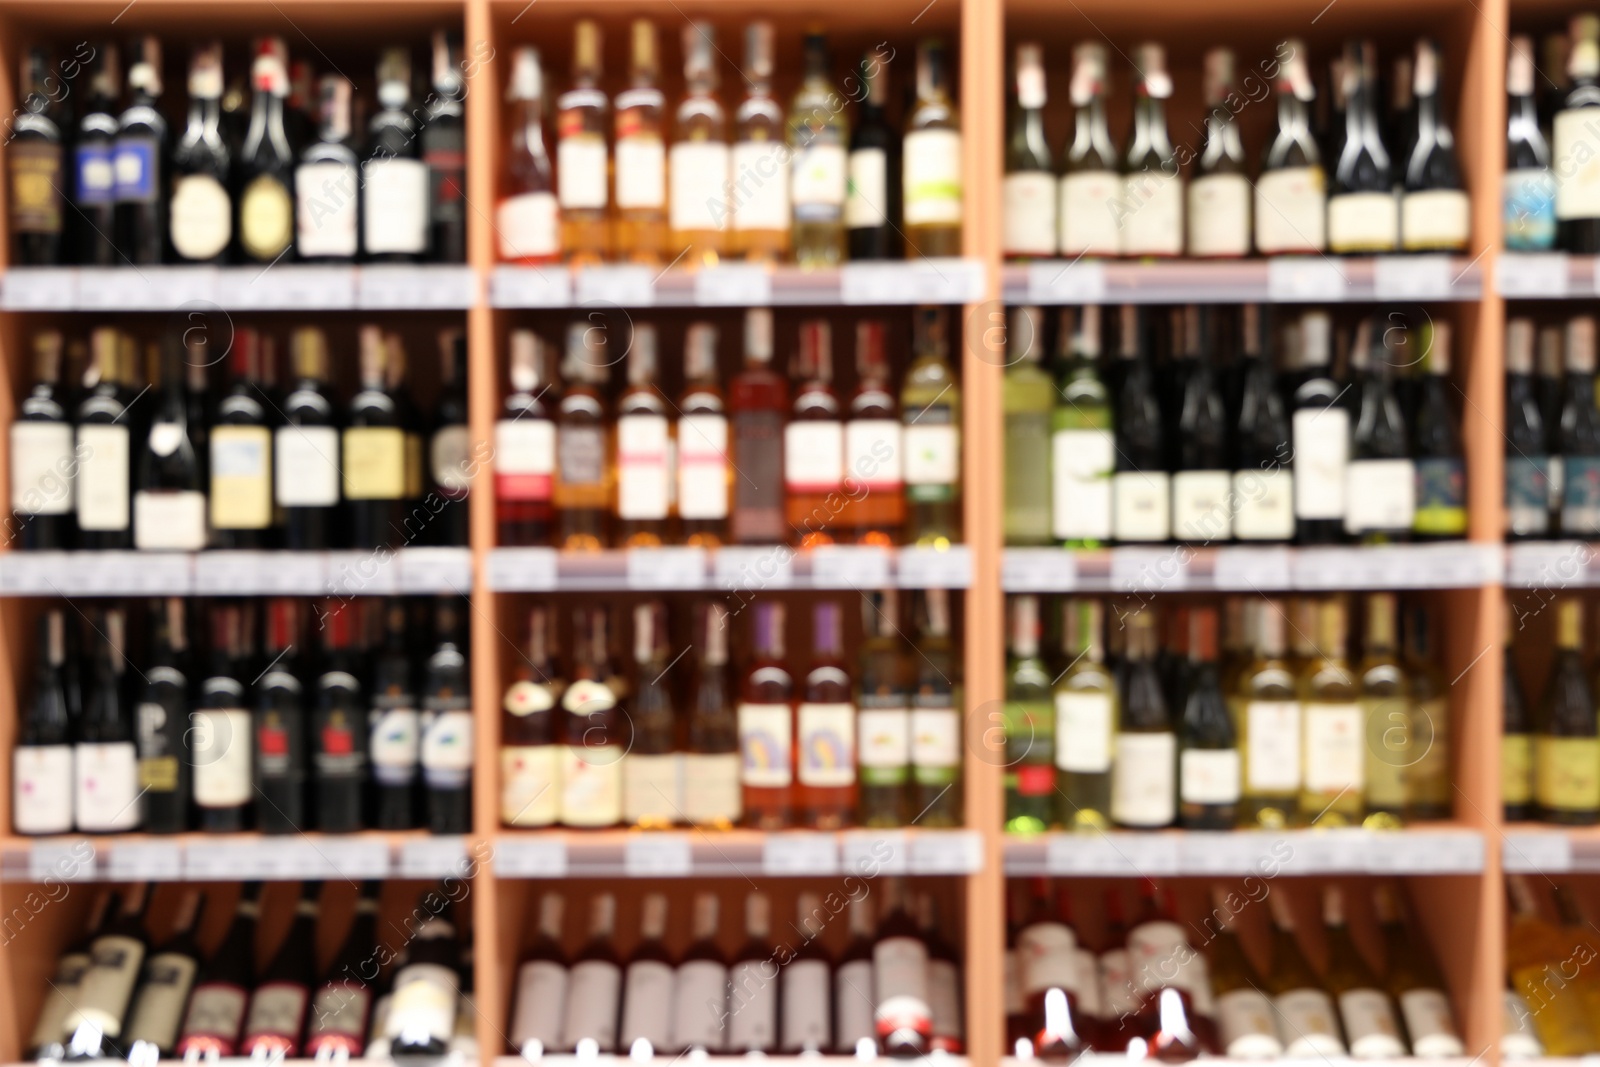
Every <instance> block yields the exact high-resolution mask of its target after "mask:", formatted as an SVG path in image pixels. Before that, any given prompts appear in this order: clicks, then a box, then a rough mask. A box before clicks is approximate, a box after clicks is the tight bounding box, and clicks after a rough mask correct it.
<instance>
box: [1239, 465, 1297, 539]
mask: <svg viewBox="0 0 1600 1067" xmlns="http://www.w3.org/2000/svg"><path fill="white" fill-rule="evenodd" d="M1233 506H1234V513H1233V536H1234V538H1235V539H1236V540H1239V541H1287V540H1288V539H1289V538H1291V537H1293V536H1294V473H1293V472H1292V471H1289V470H1286V469H1284V468H1282V467H1274V468H1272V469H1271V470H1242V471H1235V472H1234V475H1233Z"/></svg>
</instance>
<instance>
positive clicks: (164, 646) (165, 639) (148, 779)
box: [135, 597, 193, 1025]
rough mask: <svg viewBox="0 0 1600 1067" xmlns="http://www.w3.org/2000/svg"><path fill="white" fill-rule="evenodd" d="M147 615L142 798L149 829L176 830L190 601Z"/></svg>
mask: <svg viewBox="0 0 1600 1067" xmlns="http://www.w3.org/2000/svg"><path fill="white" fill-rule="evenodd" d="M147 618H148V621H149V628H150V632H151V633H153V634H154V635H155V637H154V641H153V645H152V650H151V653H150V662H149V664H148V665H147V666H146V667H145V668H144V669H143V671H142V672H141V674H142V675H143V677H142V679H141V681H142V684H141V687H140V693H139V698H138V704H137V706H136V707H135V717H136V731H137V741H138V751H139V786H140V789H141V790H142V791H143V796H142V797H141V798H140V800H141V803H142V805H143V807H144V830H145V831H146V832H147V833H158V834H172V833H179V832H181V831H183V830H186V829H188V827H189V796H190V790H191V785H190V777H191V774H192V771H193V769H192V766H191V763H190V759H189V756H188V737H187V734H188V729H189V719H188V708H189V701H190V693H189V679H190V677H191V670H192V667H193V664H192V661H191V659H190V655H189V630H188V623H187V615H186V612H185V601H184V599H183V598H182V597H167V598H164V599H162V600H157V601H153V602H152V603H151V604H150V607H149V614H148V616H147ZM173 1024H174V1025H176V1024H177V1020H176V1019H174V1020H173Z"/></svg>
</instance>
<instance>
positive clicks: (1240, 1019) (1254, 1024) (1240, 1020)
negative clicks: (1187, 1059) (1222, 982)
mask: <svg viewBox="0 0 1600 1067" xmlns="http://www.w3.org/2000/svg"><path fill="white" fill-rule="evenodd" d="M1276 1019H1277V1011H1276V1010H1275V1009H1274V1008H1273V1006H1272V1001H1270V1000H1268V999H1267V995H1266V994H1265V993H1263V992H1261V990H1259V989H1253V988H1245V989H1231V990H1229V991H1228V992H1226V993H1224V994H1222V996H1220V997H1218V998H1217V1025H1218V1027H1219V1029H1220V1030H1221V1033H1222V1054H1223V1055H1224V1056H1227V1057H1228V1058H1229V1059H1236V1060H1272V1059H1277V1058H1278V1057H1279V1056H1282V1055H1283V1042H1282V1041H1281V1040H1280V1039H1279V1038H1278V1027H1277V1023H1276Z"/></svg>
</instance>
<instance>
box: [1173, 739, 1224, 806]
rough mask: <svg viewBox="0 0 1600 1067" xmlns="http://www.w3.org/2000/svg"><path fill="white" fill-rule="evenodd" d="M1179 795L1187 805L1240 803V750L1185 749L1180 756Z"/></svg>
mask: <svg viewBox="0 0 1600 1067" xmlns="http://www.w3.org/2000/svg"><path fill="white" fill-rule="evenodd" d="M1178 796H1179V798H1180V799H1181V800H1182V801H1183V802H1184V803H1185V804H1237V803H1238V802H1239V752H1238V750H1237V749H1232V748H1228V749H1205V748H1190V749H1185V750H1184V751H1183V752H1182V753H1181V754H1179V756H1178Z"/></svg>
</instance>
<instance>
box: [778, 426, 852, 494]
mask: <svg viewBox="0 0 1600 1067" xmlns="http://www.w3.org/2000/svg"><path fill="white" fill-rule="evenodd" d="M783 480H784V484H785V485H786V486H787V487H788V490H789V492H791V493H831V492H833V491H835V490H837V489H838V488H839V487H840V485H841V484H843V481H844V428H843V426H841V425H840V424H839V423H837V422H831V421H822V422H791V423H789V424H788V425H787V426H785V427H784V428H783Z"/></svg>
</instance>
